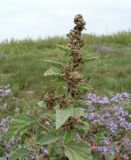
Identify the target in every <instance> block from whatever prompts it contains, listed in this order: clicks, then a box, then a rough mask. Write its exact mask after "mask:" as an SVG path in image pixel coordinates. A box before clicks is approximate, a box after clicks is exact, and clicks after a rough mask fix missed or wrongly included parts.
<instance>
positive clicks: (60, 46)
mask: <svg viewBox="0 0 131 160" xmlns="http://www.w3.org/2000/svg"><path fill="white" fill-rule="evenodd" d="M57 47H58V48H59V49H60V50H62V51H64V52H65V53H66V54H68V53H69V48H67V47H64V46H62V45H58V44H57Z"/></svg>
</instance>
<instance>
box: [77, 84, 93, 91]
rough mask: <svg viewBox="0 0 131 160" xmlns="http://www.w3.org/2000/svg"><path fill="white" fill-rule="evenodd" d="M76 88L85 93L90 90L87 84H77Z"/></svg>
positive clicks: (90, 87)
mask: <svg viewBox="0 0 131 160" xmlns="http://www.w3.org/2000/svg"><path fill="white" fill-rule="evenodd" d="M77 88H78V89H79V90H80V91H81V92H87V91H90V90H92V89H93V88H92V86H91V85H89V84H88V83H79V84H78V85H77Z"/></svg>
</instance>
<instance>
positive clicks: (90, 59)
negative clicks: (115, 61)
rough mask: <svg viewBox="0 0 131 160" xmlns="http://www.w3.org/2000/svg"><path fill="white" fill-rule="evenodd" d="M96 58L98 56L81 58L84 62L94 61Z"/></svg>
mask: <svg viewBox="0 0 131 160" xmlns="http://www.w3.org/2000/svg"><path fill="white" fill-rule="evenodd" d="M97 59H98V57H89V58H86V57H85V58H83V61H84V62H85V63H87V62H89V61H94V60H97Z"/></svg>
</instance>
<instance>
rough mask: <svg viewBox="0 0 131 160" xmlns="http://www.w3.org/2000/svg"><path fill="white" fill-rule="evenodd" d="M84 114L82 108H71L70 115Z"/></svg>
mask: <svg viewBox="0 0 131 160" xmlns="http://www.w3.org/2000/svg"><path fill="white" fill-rule="evenodd" d="M84 115H86V113H85V112H84V110H83V109H82V108H80V107H76V108H72V117H76V118H77V117H81V116H84Z"/></svg>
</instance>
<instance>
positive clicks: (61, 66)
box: [44, 60, 64, 68]
mask: <svg viewBox="0 0 131 160" xmlns="http://www.w3.org/2000/svg"><path fill="white" fill-rule="evenodd" d="M44 61H45V62H47V63H49V64H51V65H53V66H55V67H58V68H63V67H64V65H63V63H60V62H57V61H52V60H44Z"/></svg>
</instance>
